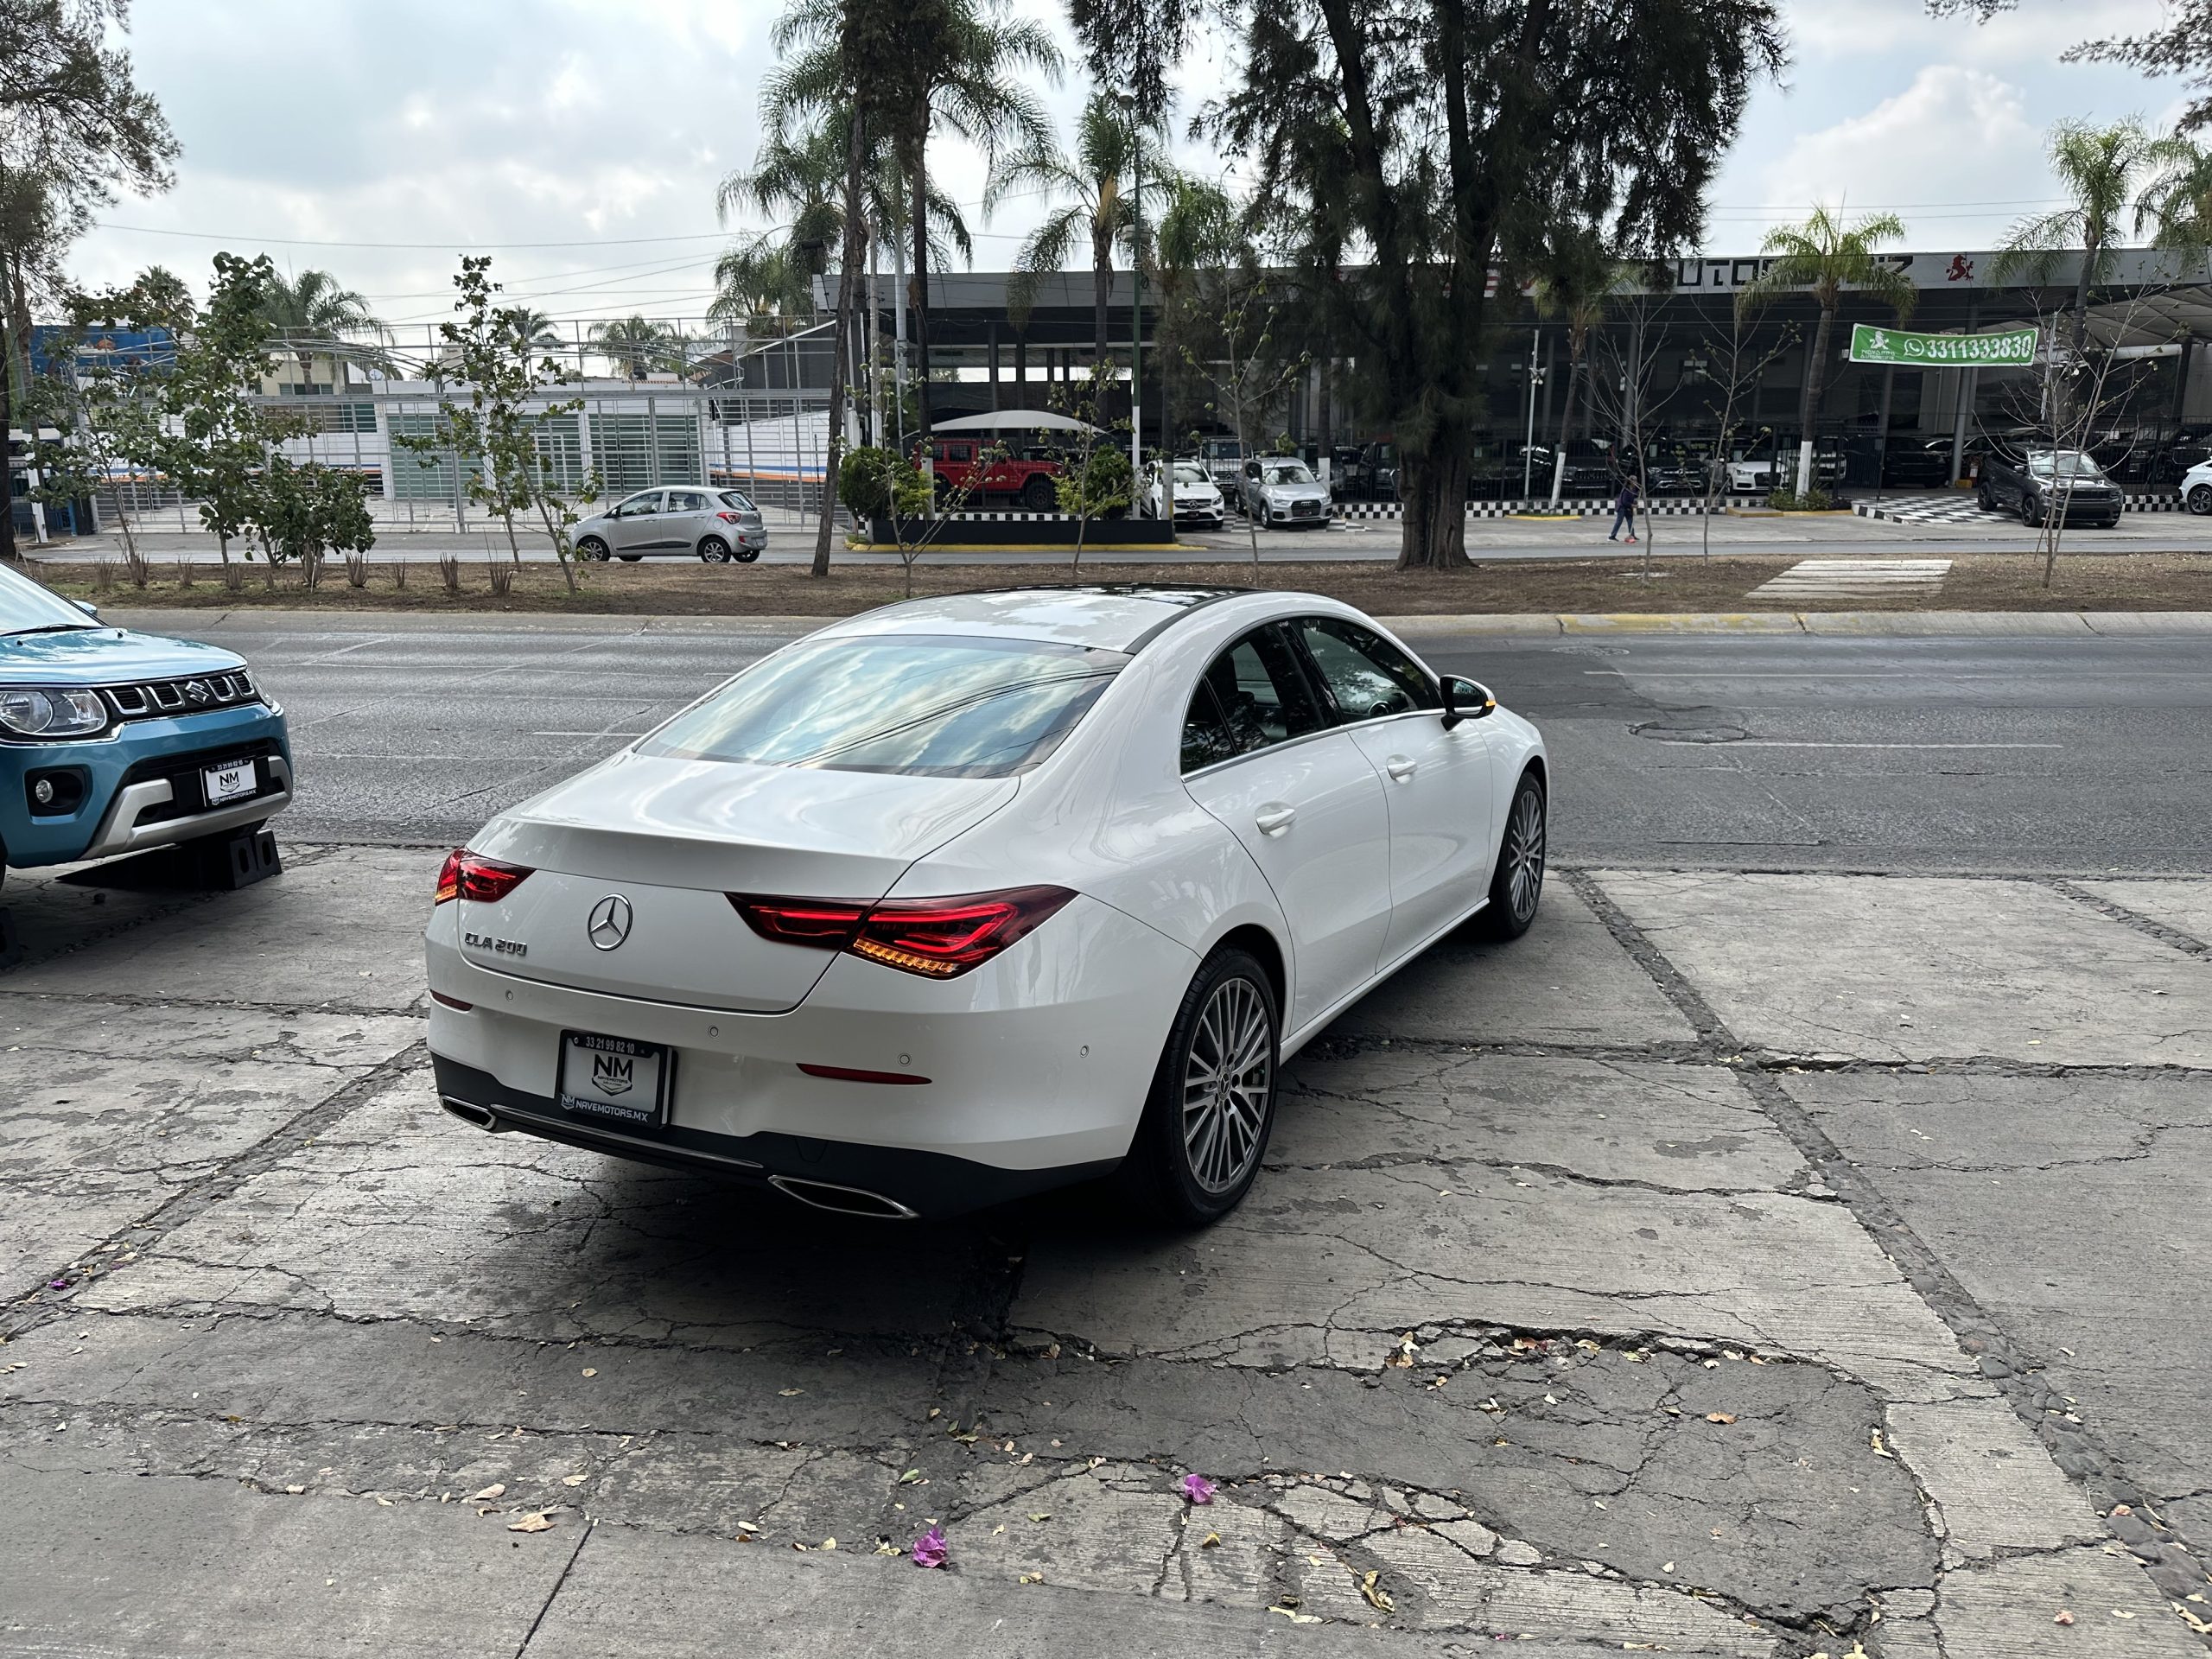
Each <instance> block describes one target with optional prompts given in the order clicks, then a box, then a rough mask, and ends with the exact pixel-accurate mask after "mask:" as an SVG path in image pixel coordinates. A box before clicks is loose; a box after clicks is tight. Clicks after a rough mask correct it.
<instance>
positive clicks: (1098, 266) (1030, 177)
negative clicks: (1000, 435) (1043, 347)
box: [983, 92, 1167, 361]
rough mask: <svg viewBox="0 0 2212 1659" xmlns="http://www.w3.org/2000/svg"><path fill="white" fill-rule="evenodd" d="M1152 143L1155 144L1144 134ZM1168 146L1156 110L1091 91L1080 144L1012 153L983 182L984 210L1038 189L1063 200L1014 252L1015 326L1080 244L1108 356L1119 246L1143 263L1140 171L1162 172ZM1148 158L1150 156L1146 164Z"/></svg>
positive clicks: (1095, 327) (1010, 303)
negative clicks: (1086, 258)
mask: <svg viewBox="0 0 2212 1659" xmlns="http://www.w3.org/2000/svg"><path fill="white" fill-rule="evenodd" d="M1147 138H1148V139H1150V140H1151V144H1150V145H1149V147H1147V144H1146V143H1145V142H1144V141H1145V140H1146V139H1147ZM1166 149H1167V123H1166V118H1165V116H1164V115H1162V114H1161V113H1160V111H1158V110H1154V111H1149V112H1145V113H1139V112H1135V111H1131V110H1129V109H1128V108H1127V107H1126V106H1124V105H1122V102H1121V101H1120V100H1119V99H1115V98H1112V97H1109V95H1108V94H1106V93H1104V92H1093V93H1092V94H1091V95H1090V99H1089V100H1088V101H1087V102H1086V103H1085V104H1084V106H1083V115H1082V117H1081V118H1080V119H1079V120H1078V121H1077V124H1076V138H1075V149H1073V151H1072V152H1071V153H1068V154H1063V153H1062V152H1061V149H1060V147H1059V145H1058V143H1044V144H1039V145H1031V146H1028V147H1027V148H1024V149H1019V150H1016V151H1014V153H1013V154H1012V155H1010V156H1007V158H1006V159H1005V161H1004V162H1001V164H1000V165H999V166H998V167H996V168H993V169H992V171H991V176H990V178H989V180H988V181H987V182H986V183H985V185H984V187H983V211H984V212H985V213H991V212H994V211H995V210H996V209H997V208H998V207H1000V206H1001V205H1002V204H1003V203H1004V202H1005V201H1006V200H1007V198H1008V197H1010V196H1017V195H1027V194H1038V195H1041V196H1043V197H1045V198H1046V200H1047V201H1052V200H1059V201H1060V202H1061V205H1060V206H1058V207H1054V208H1052V210H1051V211H1049V212H1047V213H1046V215H1045V218H1044V219H1043V220H1042V221H1041V222H1040V223H1039V225H1038V226H1037V228H1036V229H1035V230H1033V231H1032V232H1030V233H1029V235H1028V237H1027V239H1026V240H1025V241H1024V242H1023V243H1022V245H1021V251H1020V252H1019V253H1018V254H1016V255H1015V256H1014V281H1013V282H1012V283H1010V284H1009V285H1008V287H1007V314H1008V315H1009V316H1010V317H1011V318H1012V319H1013V321H1014V327H1016V328H1017V329H1020V328H1024V327H1027V324H1028V318H1029V311H1030V308H1031V307H1032V306H1033V305H1034V304H1035V303H1036V300H1037V290H1038V289H1039V285H1040V284H1041V283H1042V281H1043V279H1044V278H1045V277H1047V276H1050V275H1055V274H1057V273H1058V271H1059V270H1061V268H1062V267H1064V266H1065V264H1067V263H1068V260H1069V258H1070V257H1071V256H1072V255H1073V254H1074V253H1075V252H1076V251H1077V249H1078V248H1083V247H1085V246H1086V245H1087V247H1088V251H1089V252H1090V305H1091V329H1092V334H1093V335H1094V338H1095V340H1096V346H1095V348H1094V349H1095V351H1096V357H1097V359H1099V360H1101V361H1103V359H1105V357H1106V354H1107V343H1106V301H1107V297H1108V296H1109V295H1110V294H1111V293H1112V292H1113V288H1114V251H1115V249H1116V247H1119V248H1120V249H1121V250H1122V251H1123V252H1124V253H1125V254H1126V255H1127V256H1128V260H1129V263H1130V264H1131V265H1132V266H1136V265H1140V264H1143V263H1144V259H1145V249H1144V248H1143V247H1142V246H1141V245H1140V241H1139V234H1140V231H1141V225H1140V222H1139V220H1138V218H1137V213H1136V207H1137V196H1136V194H1135V190H1134V189H1133V187H1134V186H1135V185H1136V184H1137V183H1138V181H1139V179H1140V175H1141V172H1142V173H1144V174H1149V175H1152V176H1151V177H1148V178H1146V179H1145V180H1144V182H1147V183H1149V182H1153V181H1155V180H1156V178H1157V176H1158V158H1159V157H1160V156H1164V155H1165V154H1166ZM1147 157H1149V158H1151V159H1150V161H1149V162H1148V161H1147Z"/></svg>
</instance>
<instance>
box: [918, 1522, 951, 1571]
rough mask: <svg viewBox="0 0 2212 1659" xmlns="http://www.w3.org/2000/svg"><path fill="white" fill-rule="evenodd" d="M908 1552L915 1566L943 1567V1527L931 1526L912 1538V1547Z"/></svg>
mask: <svg viewBox="0 0 2212 1659" xmlns="http://www.w3.org/2000/svg"><path fill="white" fill-rule="evenodd" d="M909 1553H910V1554H912V1556H913V1558H914V1565H915V1566H916V1567H943V1566H944V1528H943V1527H931V1529H929V1530H928V1531H927V1532H925V1533H924V1534H923V1535H921V1536H920V1537H918V1538H917V1539H915V1540H914V1548H913V1549H912V1551H911V1552H909Z"/></svg>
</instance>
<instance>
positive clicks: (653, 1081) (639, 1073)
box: [556, 1031, 674, 1128]
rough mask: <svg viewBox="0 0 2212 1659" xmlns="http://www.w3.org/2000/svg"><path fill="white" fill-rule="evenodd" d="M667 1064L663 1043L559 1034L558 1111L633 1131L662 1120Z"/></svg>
mask: <svg viewBox="0 0 2212 1659" xmlns="http://www.w3.org/2000/svg"><path fill="white" fill-rule="evenodd" d="M673 1070H674V1067H673V1065H671V1060H670V1055H669V1052H668V1046H667V1045H666V1044H665V1043H639V1042H632V1040H631V1039H629V1038H627V1037H599V1036H594V1035H593V1034H592V1033H589V1032H582V1031H564V1032H563V1033H561V1075H560V1079H559V1082H558V1084H557V1085H556V1086H557V1088H558V1090H559V1096H558V1098H559V1100H560V1104H561V1109H562V1110H563V1111H564V1112H575V1113H579V1114H581V1115H582V1116H586V1117H600V1118H606V1119H607V1120H608V1121H610V1122H616V1123H625V1124H628V1125H629V1126H630V1127H632V1128H658V1126H659V1125H660V1124H661V1123H663V1122H665V1121H666V1120H667V1116H668V1084H669V1076H670V1073H671V1071H673Z"/></svg>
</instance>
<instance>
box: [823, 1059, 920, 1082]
mask: <svg viewBox="0 0 2212 1659" xmlns="http://www.w3.org/2000/svg"><path fill="white" fill-rule="evenodd" d="M798 1069H799V1070H800V1071H804V1072H805V1073H806V1075H807V1076H808V1077H833V1078H835V1079H836V1081H838V1082H839V1083H927V1082H928V1081H929V1079H928V1078H927V1077H916V1076H915V1075H914V1074H913V1073H912V1072H911V1071H857V1070H855V1068H854V1067H852V1066H849V1065H807V1064H806V1063H805V1062H804V1060H802V1061H800V1062H799V1068H798Z"/></svg>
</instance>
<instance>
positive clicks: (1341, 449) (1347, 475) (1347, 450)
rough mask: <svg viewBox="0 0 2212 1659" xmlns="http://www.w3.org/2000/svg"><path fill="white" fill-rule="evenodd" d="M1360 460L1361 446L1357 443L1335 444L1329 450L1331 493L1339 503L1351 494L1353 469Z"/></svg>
mask: <svg viewBox="0 0 2212 1659" xmlns="http://www.w3.org/2000/svg"><path fill="white" fill-rule="evenodd" d="M1358 460H1359V446H1358V445H1357V444H1356V443H1339V444H1334V445H1332V446H1331V447H1330V449H1329V493H1330V494H1332V495H1333V496H1334V497H1336V499H1338V500H1339V501H1343V500H1345V499H1349V498H1350V496H1351V469H1352V467H1353V465H1354V463H1356V462H1357V461H1358Z"/></svg>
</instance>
